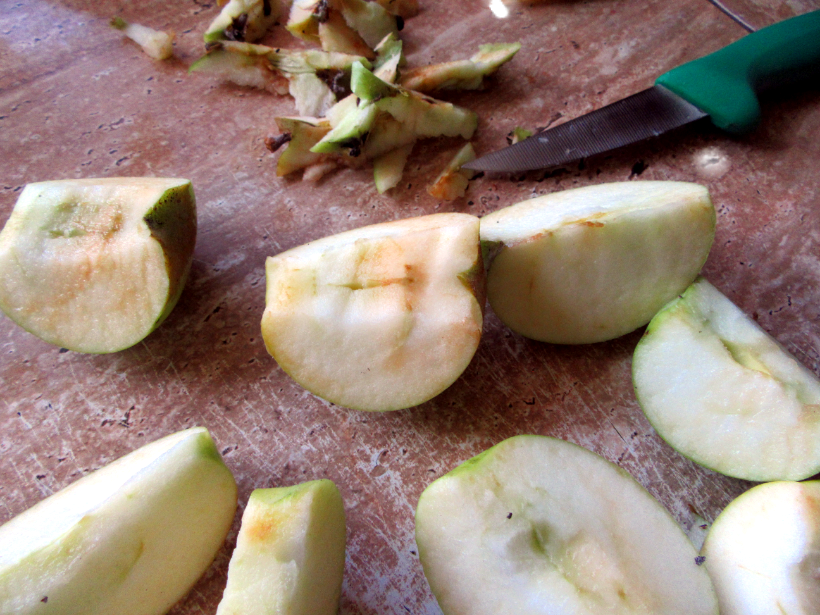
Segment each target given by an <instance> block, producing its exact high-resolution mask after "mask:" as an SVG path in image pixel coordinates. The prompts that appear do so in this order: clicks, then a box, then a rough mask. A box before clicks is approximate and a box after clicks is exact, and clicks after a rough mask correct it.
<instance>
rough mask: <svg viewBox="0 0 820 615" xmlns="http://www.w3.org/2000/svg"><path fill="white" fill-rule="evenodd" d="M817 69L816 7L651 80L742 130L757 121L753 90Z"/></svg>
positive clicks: (819, 22)
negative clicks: (814, 9) (809, 11)
mask: <svg viewBox="0 0 820 615" xmlns="http://www.w3.org/2000/svg"><path fill="white" fill-rule="evenodd" d="M817 69H820V11H814V12H811V13H806V14H805V15H799V16H798V17H792V18H791V19H787V20H786V21H781V22H779V23H776V24H774V25H772V26H768V27H766V28H763V29H762V30H758V31H757V32H753V33H751V34H749V35H747V36H745V37H743V38H742V39H740V40H739V41H736V42H734V43H732V44H731V45H729V46H727V47H724V48H723V49H721V50H719V51H716V52H715V53H712V54H710V55H708V56H706V57H703V58H700V59H698V60H694V61H693V62H688V63H687V64H683V65H681V66H678V67H677V68H673V69H672V70H670V71H669V72H668V73H664V74H663V75H661V76H660V77H658V78H657V79H656V80H655V83H656V84H657V85H662V86H664V87H666V88H668V89H670V90H672V91H673V92H674V93H675V94H677V95H678V96H680V97H682V98H685V99H686V100H687V101H689V102H690V103H692V104H693V105H695V106H696V107H698V108H699V109H700V110H701V111H704V112H705V113H708V114H709V117H710V119H711V120H712V123H714V124H715V125H716V126H717V127H718V128H721V129H723V130H726V131H727V132H731V133H735V134H742V133H745V132H749V131H751V130H753V129H754V128H755V126H756V125H757V123H758V122H759V121H760V104H759V103H758V100H757V94H758V92H760V91H761V90H762V89H764V88H766V87H767V86H770V85H771V84H774V83H783V82H786V81H793V80H795V79H800V78H805V79H808V78H809V76H810V74H811V73H812V72H814V73H815V75H816V74H817Z"/></svg>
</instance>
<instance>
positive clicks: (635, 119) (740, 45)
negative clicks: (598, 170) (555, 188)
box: [462, 11, 820, 173]
mask: <svg viewBox="0 0 820 615" xmlns="http://www.w3.org/2000/svg"><path fill="white" fill-rule="evenodd" d="M818 67H820V11H813V12H811V13H806V14H804V15H800V16H797V17H793V18H791V19H787V20H785V21H781V22H779V23H776V24H774V25H771V26H768V27H766V28H763V29H761V30H758V31H757V32H753V33H751V34H749V35H747V36H745V37H743V38H741V39H740V40H738V41H736V42H734V43H732V44H731V45H728V46H727V47H724V48H723V49H720V50H718V51H716V52H714V53H712V54H710V55H708V56H705V57H702V58H699V59H697V60H694V61H692V62H688V63H686V64H682V65H681V66H678V67H677V68H674V69H672V70H671V71H669V72H667V73H664V74H663V75H661V76H660V77H658V78H657V79H656V80H655V85H654V86H652V87H650V88H648V89H646V90H643V91H642V92H639V93H637V94H633V95H632V96H629V97H627V98H624V99H623V100H619V101H617V102H614V103H612V104H610V105H607V106H605V107H602V108H600V109H597V110H595V111H592V112H591V113H588V114H586V115H582V116H580V117H577V118H575V119H573V120H570V121H568V122H565V123H563V124H560V125H559V126H556V127H554V128H550V129H548V130H545V131H543V132H540V133H537V134H535V135H533V136H531V137H529V138H528V139H525V140H523V141H521V142H520V143H516V144H514V145H511V146H509V147H507V148H505V149H502V150H499V151H496V152H493V153H491V154H487V155H486V156H482V157H481V158H477V159H476V160H473V161H471V162H469V163H467V164H464V165H462V168H466V169H471V170H474V171H489V172H497V173H517V172H523V171H532V170H536V169H546V168H551V167H556V166H560V165H562V164H567V163H569V162H574V161H577V160H580V159H582V158H587V157H589V156H593V155H596V154H600V153H603V152H607V151H611V150H614V149H617V148H619V147H623V146H625V145H630V144H632V143H636V142H638V141H642V140H644V139H647V138H651V137H657V136H660V135H661V134H664V133H666V132H669V131H671V130H674V129H676V128H679V127H681V126H684V125H686V124H689V123H691V122H694V121H696V120H699V119H702V118H705V117H709V119H710V120H711V121H712V123H713V124H715V125H716V126H717V127H718V128H721V129H722V130H725V131H727V132H729V133H732V134H736V135H740V134H745V133H747V132H750V131H752V130H754V128H755V127H756V126H757V124H758V122H759V121H760V104H759V102H758V98H757V95H758V92H760V91H762V90H763V89H766V88H770V87H772V86H773V85H776V84H781V83H787V82H793V81H796V80H801V79H805V78H807V77H808V75H809V73H810V72H812V70H813V69H817V68H818Z"/></svg>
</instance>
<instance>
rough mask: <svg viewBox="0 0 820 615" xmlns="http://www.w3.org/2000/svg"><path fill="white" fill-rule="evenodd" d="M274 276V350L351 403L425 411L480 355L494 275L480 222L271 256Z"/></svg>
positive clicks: (428, 221)
mask: <svg viewBox="0 0 820 615" xmlns="http://www.w3.org/2000/svg"><path fill="white" fill-rule="evenodd" d="M266 269H267V293H266V304H267V305H266V308H265V313H264V316H263V317H262V335H263V337H264V339H265V344H266V346H267V349H268V351H269V352H270V353H271V355H273V357H274V358H275V359H276V361H277V362H278V363H279V365H280V367H281V368H282V369H283V370H285V371H286V372H287V373H288V374H290V376H291V377H292V378H293V379H294V380H296V381H297V382H298V383H299V384H301V385H302V386H303V387H305V388H306V389H308V390H309V391H311V392H312V393H314V394H316V395H318V396H320V397H323V398H324V399H326V400H329V401H331V402H333V403H336V404H339V405H341V406H346V407H349V408H356V409H360V410H371V411H384V410H397V409H400V408H409V407H411V406H415V405H418V404H420V403H422V402H424V401H427V400H428V399H430V398H432V397H434V396H436V395H438V394H439V393H440V392H442V391H443V390H444V389H446V388H447V387H448V386H450V385H451V384H452V383H453V382H454V381H455V380H456V379H457V378H458V377H459V376H460V375H461V373H462V372H463V371H464V370H465V369H466V367H467V365H468V364H469V363H470V360H471V359H472V357H473V354H474V353H475V351H476V348H477V347H478V342H479V339H480V337H481V329H482V308H483V292H482V290H483V271H484V269H483V265H482V261H481V254H480V250H479V244H478V218H476V217H474V216H470V215H467V214H455V213H453V214H434V215H431V216H422V217H419V218H410V219H406V220H398V221H395V222H386V223H383V224H376V225H372V226H366V227H362V228H359V229H355V230H352V231H347V232H345V233H341V234H339V235H334V236H332V237H326V238H324V239H320V240H318V241H314V242H311V243H308V244H306V245H303V246H300V247H298V248H294V249H292V250H288V251H287V252H283V253H282V254H279V255H277V256H274V257H271V258H268V260H267V267H266ZM477 296H478V297H479V298H477Z"/></svg>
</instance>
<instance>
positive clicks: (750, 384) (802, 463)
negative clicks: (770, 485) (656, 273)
mask: <svg viewBox="0 0 820 615" xmlns="http://www.w3.org/2000/svg"><path fill="white" fill-rule="evenodd" d="M632 379H633V383H634V385H635V394H636V396H637V399H638V403H639V404H640V406H641V408H642V409H643V411H644V414H646V417H647V419H649V422H650V423H651V424H652V426H653V427H654V428H655V430H656V431H657V432H658V435H660V437H661V438H663V439H664V440H666V442H667V443H669V445H670V446H672V448H674V449H675V450H677V451H678V452H680V453H681V454H683V455H685V456H686V457H689V458H690V459H692V460H693V461H695V462H696V463H699V464H700V465H702V466H705V467H707V468H710V469H712V470H715V471H717V472H720V473H722V474H726V475H728V476H733V477H736V478H743V479H746V480H752V481H771V480H801V479H804V478H807V477H809V476H812V475H813V474H816V473H817V472H820V380H818V379H817V377H816V376H815V374H814V373H813V372H812V371H811V370H809V369H807V368H806V367H804V366H803V365H801V364H800V363H799V362H798V361H797V360H796V359H795V358H794V357H793V356H791V354H789V353H788V351H786V350H785V349H784V348H783V347H781V346H780V345H779V344H778V343H777V342H776V341H775V340H774V339H773V338H772V337H771V336H770V335H769V334H768V333H766V332H765V331H764V330H763V329H762V328H760V326H759V325H758V324H757V323H755V322H754V321H753V320H752V319H751V318H749V317H748V316H746V315H745V314H744V313H743V312H742V311H741V310H740V309H739V308H738V307H737V306H736V305H735V304H734V303H732V302H731V301H730V300H729V299H728V298H727V297H725V296H724V295H723V294H722V293H721V292H720V291H718V290H717V289H716V288H715V287H714V286H712V285H711V284H710V283H709V282H707V281H706V280H705V279H704V278H700V279H698V280H697V281H696V282H695V283H694V284H693V285H692V286H691V287H690V288H689V289H687V290H686V292H684V293H683V294H682V295H681V296H680V297H678V298H676V299H674V300H672V301H671V302H670V303H669V304H668V305H667V306H666V307H664V308H663V309H662V310H661V311H660V312H658V314H657V315H656V316H655V317H654V318H653V319H652V322H650V323H649V327H647V329H646V333H645V334H644V336H643V338H642V339H641V341H640V343H639V344H638V346H637V348H636V349H635V355H634V358H633V362H632Z"/></svg>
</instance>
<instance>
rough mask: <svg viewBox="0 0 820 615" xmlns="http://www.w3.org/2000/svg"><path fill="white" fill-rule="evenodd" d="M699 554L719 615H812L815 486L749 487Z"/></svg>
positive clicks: (818, 609)
mask: <svg viewBox="0 0 820 615" xmlns="http://www.w3.org/2000/svg"><path fill="white" fill-rule="evenodd" d="M701 554H702V555H703V557H704V558H705V559H704V562H705V564H706V568H707V570H708V571H709V574H710V576H711V577H712V581H713V583H714V585H715V590H716V591H717V595H718V603H719V604H720V613H721V615H772V614H775V613H780V614H788V615H817V613H820V581H819V580H818V576H817V570H818V567H819V566H820V482H818V481H808V482H803V483H798V482H792V481H783V482H773V483H765V484H762V485H758V486H756V487H753V488H752V489H750V490H749V491H747V492H746V493H744V494H743V495H741V496H740V497H738V498H737V499H735V500H734V501H732V502H731V503H730V504H729V506H727V507H726V509H725V510H724V511H723V512H722V513H721V514H720V515H719V516H718V518H717V519H716V520H715V522H714V524H713V525H712V527H711V529H710V530H709V534H708V535H707V536H706V542H705V543H704V545H703V550H702V551H701Z"/></svg>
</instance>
